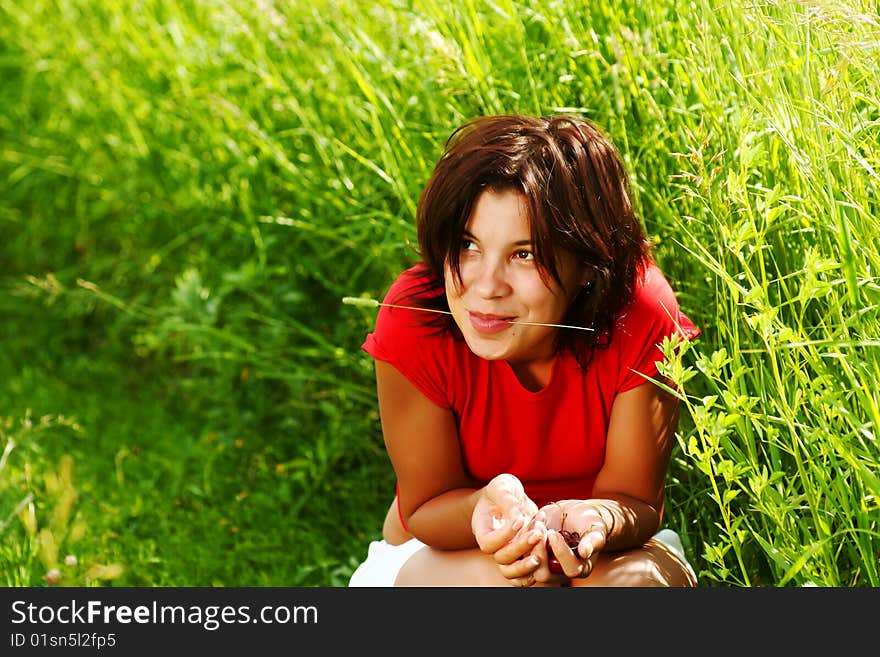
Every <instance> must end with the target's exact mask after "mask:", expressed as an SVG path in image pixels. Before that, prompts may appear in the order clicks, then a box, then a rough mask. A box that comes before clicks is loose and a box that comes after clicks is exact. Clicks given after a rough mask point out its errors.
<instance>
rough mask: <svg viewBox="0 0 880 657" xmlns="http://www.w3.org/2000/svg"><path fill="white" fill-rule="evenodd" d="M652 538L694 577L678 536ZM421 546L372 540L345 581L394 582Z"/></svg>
mask: <svg viewBox="0 0 880 657" xmlns="http://www.w3.org/2000/svg"><path fill="white" fill-rule="evenodd" d="M654 539H656V540H658V541H660V542H661V543H663V544H664V545H665V546H666V547H668V548H669V549H670V550H672V551H673V552H674V553H675V554H676V556H678V558H679V559H681V560H682V562H683V563H684V565H685V566H687V569H688V570H689V571H690V572H691V574H692V575H693V576H694V580H696V579H697V576H696V574H695V573H694V569H693V568H692V567H691V565H690V564H689V563H688V560H687V558H686V557H685V554H684V548H683V547H682V545H681V539H679V538H678V534H676V533H675V532H674V531H672V530H671V529H661V530H660V531H659V532H657V533H656V534H654ZM423 547H425V544H424V543H422V542H421V541H420V540H418V539H417V538H411V539H409V540H408V541H407V542H406V543H401V544H400V545H390V544H389V543H386V542H385V541H384V540H383V541H373V542H372V543H370V547H369V549H368V551H367V558H366V560H364V562H363V563H362V564H361V565H360V566H358V567H357V569H356V570H355V571H354V573H353V574H352V576H351V579H350V580H349V582H348V585H349V586H350V587H375V586H394V580H396V579H397V573H399V572H400V569H401V568H403V564H405V563H406V562H407V561H408V560H409V558H410V557H411V556H412V555H414V554H415V553H416V552H418V551H419V550H421V549H422V548H423Z"/></svg>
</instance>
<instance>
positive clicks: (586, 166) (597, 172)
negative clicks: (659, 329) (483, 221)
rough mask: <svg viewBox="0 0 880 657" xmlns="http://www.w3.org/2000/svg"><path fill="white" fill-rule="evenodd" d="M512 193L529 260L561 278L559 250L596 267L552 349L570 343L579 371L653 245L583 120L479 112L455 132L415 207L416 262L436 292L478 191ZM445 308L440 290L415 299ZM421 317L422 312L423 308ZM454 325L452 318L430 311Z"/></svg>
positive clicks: (614, 156) (625, 187) (609, 158)
mask: <svg viewBox="0 0 880 657" xmlns="http://www.w3.org/2000/svg"><path fill="white" fill-rule="evenodd" d="M486 189H492V190H495V191H504V190H510V189H512V190H516V191H518V192H521V193H522V194H523V195H524V196H525V199H526V204H527V208H528V213H529V224H530V229H531V240H532V244H533V248H534V253H535V259H536V261H537V263H538V266H539V268H540V270H541V272H542V275H548V276H550V277H552V278H553V279H554V280H556V281H557V282H558V283H560V284H561V280H560V276H559V268H558V265H559V254H560V249H564V250H567V251H569V252H571V253H572V254H574V255H575V257H576V258H578V260H579V261H580V262H582V263H585V264H587V265H588V266H589V267H591V268H592V269H593V276H592V282H591V283H589V284H588V285H587V286H586V287H585V288H583V289H582V290H581V292H580V293H579V294H578V295H577V296H576V297H575V299H574V301H573V302H572V304H571V306H570V307H569V309H568V312H567V313H566V316H565V318H564V319H563V320H562V322H561V323H562V324H569V325H572V326H585V327H591V328H593V329H594V330H593V331H579V330H573V329H560V331H559V333H558V335H557V348H561V347H570V348H571V349H572V350H573V351H574V353H575V355H576V356H577V358H578V362H579V363H580V364H581V365H582V366H583V367H586V366H587V364H588V363H589V361H590V358H591V356H592V353H593V349H595V348H596V347H601V346H603V345H606V344H607V343H608V342H609V341H610V338H611V332H612V329H613V325H614V318H615V316H616V314H617V313H618V312H619V311H620V310H621V309H622V308H623V307H624V306H625V305H626V304H627V303H629V302H630V301H631V300H632V298H633V294H634V289H635V286H636V283H637V279H638V276H639V273H640V271H641V270H642V268H643V265H644V264H645V262H646V261H647V259H648V257H649V250H650V246H649V244H648V240H647V238H646V236H645V232H644V230H643V229H642V226H641V224H640V223H639V220H638V218H637V217H636V216H635V213H634V211H633V206H632V203H631V201H630V195H629V182H628V177H627V175H626V171H625V169H624V167H623V162H622V160H621V158H620V155H619V154H618V152H617V150H616V149H615V148H614V146H613V144H612V143H611V142H610V140H609V139H608V138H607V137H605V135H603V134H602V132H601V131H600V130H599V129H598V128H597V127H596V126H595V125H594V124H592V123H591V122H590V121H588V120H586V119H583V118H581V117H578V116H573V115H568V114H560V115H553V116H545V117H540V118H536V117H529V116H511V115H501V116H486V117H480V118H476V119H472V120H471V121H468V122H467V123H465V124H464V125H462V126H461V127H459V128H458V129H457V130H455V131H454V132H453V133H452V135H451V136H450V137H449V139H448V140H447V142H446V147H445V149H444V152H443V154H442V156H441V157H440V160H439V162H438V163H437V165H436V167H435V168H434V172H433V173H432V175H431V177H430V179H429V180H428V182H427V184H426V185H425V187H424V189H423V190H422V194H421V197H420V199H419V204H418V209H417V227H418V240H419V249H420V254H421V259H422V263H423V265H424V267H425V268H426V269H427V271H428V274H429V278H430V283H429V285H428V286H429V288H432V289H433V290H435V291H436V290H438V289H439V290H442V289H443V276H444V265H445V263H446V262H447V261H448V262H449V264H450V268H451V270H452V272H453V275H455V276H458V277H459V280H460V271H459V257H460V253H461V244H462V235H463V233H464V230H465V226H466V225H467V222H468V219H469V218H470V215H471V211H472V209H473V207H474V205H475V204H476V200H477V198H478V197H479V195H480V193H481V192H483V191H484V190H486ZM428 304H432V305H433V307H435V309H443V310H448V309H449V308H448V304H447V303H446V296H445V294H429V295H427V298H423V299H422V305H428ZM426 315H427V313H426ZM434 317H437V318H438V319H439V320H440V321H444V322H447V326H448V327H449V328H453V327H454V322H453V321H452V319H451V318H449V317H447V316H443V315H439V316H437V315H434Z"/></svg>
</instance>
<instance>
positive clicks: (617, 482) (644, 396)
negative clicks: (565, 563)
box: [593, 381, 679, 550]
mask: <svg viewBox="0 0 880 657" xmlns="http://www.w3.org/2000/svg"><path fill="white" fill-rule="evenodd" d="M664 383H666V384H667V385H671V384H670V383H669V382H668V381H664ZM678 406H679V400H678V399H677V398H676V397H675V396H673V395H672V394H670V393H668V392H666V391H665V390H663V389H662V388H661V387H659V386H657V385H655V384H654V383H651V382H650V381H648V382H645V383H643V384H642V385H640V386H637V387H635V388H633V389H631V390H628V391H626V392H624V393H621V394H620V395H618V396H617V398H616V399H615V401H614V404H613V406H612V407H611V420H610V423H609V426H608V438H607V442H606V445H605V462H604V464H603V466H602V469H601V470H600V471H599V474H598V476H597V477H596V481H595V483H594V485H593V498H594V499H595V500H596V501H597V502H598V503H599V504H600V506H601V507H603V508H604V509H605V510H607V511H608V512H609V514H610V515H611V520H612V527H611V528H610V531H609V534H608V536H607V538H606V548H605V549H608V550H622V549H626V548H631V547H636V546H638V545H641V544H642V543H644V542H645V541H647V540H648V539H649V538H651V536H653V535H654V534H655V533H656V532H657V530H658V529H659V528H660V519H661V517H662V514H663V497H664V489H665V485H666V471H667V468H668V466H669V458H670V455H671V453H672V445H673V441H674V440H675V430H676V428H677V427H678ZM603 516H604V514H603Z"/></svg>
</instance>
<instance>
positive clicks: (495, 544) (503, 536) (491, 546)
mask: <svg viewBox="0 0 880 657" xmlns="http://www.w3.org/2000/svg"><path fill="white" fill-rule="evenodd" d="M524 524H525V518H524V517H520V518H517V519H516V520H514V521H512V522H511V521H508V520H502V521H501V522H500V523H499V525H498V526H496V525H495V524H493V525H492V528H486V527H483V528H482V529H480V530H478V531H476V532H474V537H475V538H476V539H477V545H479V546H480V550H481V551H483V552H485V553H487V554H494V553H495V552H497V551H498V550H499V549H500V548H501V547H502V546H504V545H506V544H507V543H509V542H510V540H511V539H512V538H513V537H514V536H516V534H517V532H518V531H519V530H520V529H521V528H522V527H523V525H524Z"/></svg>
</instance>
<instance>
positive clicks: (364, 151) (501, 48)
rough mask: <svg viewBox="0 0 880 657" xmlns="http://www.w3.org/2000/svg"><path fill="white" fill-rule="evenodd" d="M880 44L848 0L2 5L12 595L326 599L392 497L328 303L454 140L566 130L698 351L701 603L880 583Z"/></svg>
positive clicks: (694, 545)
mask: <svg viewBox="0 0 880 657" xmlns="http://www.w3.org/2000/svg"><path fill="white" fill-rule="evenodd" d="M878 35H880V19H878V13H877V7H876V3H871V2H867V1H864V0H852V1H847V2H831V1H830V0H808V1H801V2H795V1H793V0H771V1H769V2H764V3H757V4H756V3H745V2H734V1H733V0H721V2H716V3H707V2H705V1H704V0H693V1H692V2H689V3H686V4H685V5H682V3H680V2H673V1H672V0H650V1H648V2H636V1H634V0H626V1H624V2H618V3H583V2H576V1H575V0H523V1H517V2H514V1H513V0H498V1H495V2H488V1H483V0H465V1H463V2H450V1H447V0H376V1H374V2H368V3H349V4H345V3H343V4H342V5H340V4H339V3H331V2H327V1H326V0H317V1H313V2H308V3H304V2H275V1H272V0H253V1H248V0H229V1H228V2H224V3H214V2H196V1H194V0H188V1H182V2H170V1H167V0H143V1H140V2H135V3H119V2H98V1H97V0H51V1H49V0H46V1H41V0H35V1H34V2H30V3H26V4H24V5H22V4H21V3H18V2H14V1H13V0H0V235H2V238H3V239H2V240H0V313H2V317H3V321H2V322H0V340H2V344H3V349H2V351H0V375H2V378H3V381H4V385H3V386H0V418H3V422H4V424H3V425H2V426H3V427H4V428H3V434H2V442H3V445H5V446H9V445H13V446H12V447H11V448H9V450H7V452H4V454H5V457H4V466H5V467H3V468H0V522H3V525H2V529H0V542H2V547H0V575H2V577H0V580H2V581H5V582H6V583H8V584H10V585H14V586H25V585H31V586H35V585H48V584H47V582H46V574H47V573H48V572H50V571H51V570H52V569H57V570H58V571H59V572H60V573H61V574H62V579H61V580H60V584H61V585H64V584H71V583H89V584H93V585H102V586H111V585H118V584H121V585H144V586H159V585H163V586H182V585H196V586H248V585H257V586H262V585H273V586H344V585H345V584H346V582H347V579H348V577H349V576H350V574H351V572H352V570H353V568H354V567H355V566H356V565H357V563H358V562H359V561H360V560H361V559H362V558H363V557H364V556H365V555H366V546H367V543H368V542H369V541H370V540H374V539H377V538H379V533H380V528H381V522H382V518H383V517H384V512H385V509H386V508H387V505H388V503H389V502H390V501H391V498H392V495H393V489H394V479H393V473H392V471H391V468H390V465H389V464H388V460H387V457H386V455H385V453H384V448H383V445H382V438H381V429H380V424H379V418H378V414H377V411H376V399H375V389H374V383H373V378H372V376H373V374H372V364H371V362H370V360H369V358H368V357H367V356H366V354H364V353H363V352H362V351H361V350H360V345H361V343H362V341H363V339H364V337H365V335H366V333H367V332H369V331H370V330H371V328H372V325H373V321H374V319H375V310H374V309H369V308H352V307H350V306H344V305H343V304H341V303H340V300H341V299H342V297H344V296H365V297H370V298H378V299H381V297H382V296H383V295H384V292H385V291H386V290H387V288H388V286H389V285H390V283H391V282H392V280H393V279H394V277H395V276H396V274H397V273H398V272H399V271H400V270H401V269H402V268H403V267H405V266H406V265H407V264H409V263H411V262H412V261H413V259H414V257H415V251H414V247H413V244H414V242H415V227H414V210H415V206H416V202H417V199H418V194H419V192H420V190H421V187H422V185H423V184H424V182H425V181H426V179H427V177H428V175H429V174H430V171H431V168H432V167H433V164H434V162H435V161H436V159H437V157H438V156H439V153H440V152H441V149H442V145H443V140H444V139H445V138H446V136H447V135H448V134H449V132H450V131H451V130H452V129H453V128H454V127H455V126H457V125H458V124H459V123H460V122H462V121H463V120H465V119H467V118H470V117H472V116H475V115H479V114H489V113H503V112H524V113H531V114H545V113H551V112H559V111H571V112H577V113H580V114H582V115H585V116H587V117H588V118H590V119H592V120H594V121H596V122H597V123H598V124H599V125H600V126H601V127H602V128H603V129H605V130H606V131H607V132H608V133H609V135H610V136H611V138H612V139H613V141H614V142H615V143H616V144H617V145H618V147H619V148H620V150H621V152H622V154H623V156H624V159H625V162H626V165H627V168H628V170H629V172H630V175H631V182H632V187H633V190H634V195H635V201H636V203H637V206H638V209H639V212H640V215H641V216H642V217H643V218H644V221H645V224H646V226H647V228H648V231H649V233H650V235H651V237H652V240H653V242H654V243H655V245H656V249H655V256H656V259H657V261H658V262H659V264H660V266H661V268H662V269H663V270H664V271H665V272H666V274H667V276H668V277H669V278H670V280H671V281H672V283H673V286H674V287H675V289H676V290H677V292H678V296H679V300H680V302H681V305H682V306H683V308H684V310H685V312H686V313H688V315H690V316H691V317H692V318H693V319H694V320H695V322H696V323H697V324H698V325H699V326H700V327H701V328H702V330H703V334H702V336H701V337H700V338H699V339H698V340H697V341H695V342H693V343H688V344H683V345H677V349H676V348H674V347H675V346H674V345H671V344H668V345H666V346H665V348H666V349H667V352H668V353H669V355H670V361H669V363H668V365H666V366H665V368H664V373H666V374H668V375H669V376H670V377H671V378H672V379H673V380H674V381H675V382H676V383H677V384H678V387H679V394H680V397H681V399H682V407H683V412H682V421H681V425H680V429H679V435H678V446H677V449H676V452H675V454H674V458H673V462H672V465H671V470H670V480H669V486H668V499H667V507H666V517H665V522H666V524H667V525H668V526H670V527H673V528H674V529H676V530H678V531H679V532H680V534H681V536H682V538H683V541H684V543H685V547H686V549H687V551H688V554H689V555H690V557H691V560H692V562H693V564H694V566H695V569H696V570H697V574H698V576H699V579H700V582H701V583H702V584H703V585H706V586H743V587H745V586H805V585H816V586H878V585H880V573H878V570H880V568H878V561H880V559H878V555H880V534H878V532H880V528H878V519H880V508H878V505H880V502H878V500H880V474H878V467H877V463H878V461H880V448H878V440H877V433H878V427H880V396H878V395H880V393H878V390H880V357H878V346H880V320H878V302H880V281H878V277H877V272H878V270H880V251H878V249H877V244H878V243H880V219H878V217H880V208H878V200H877V199H878V198H880V194H878V187H880V175H878V172H880V161H878V153H880V148H878V135H880V92H878V90H880V73H878V72H880V47H878V45H880V37H878ZM43 417H46V418H52V419H50V420H47V422H46V426H43V427H42V428H40V429H39V431H36V430H35V429H34V426H42V425H40V421H35V420H29V421H30V422H31V423H32V426H31V427H29V428H27V429H25V428H23V427H24V423H26V418H43ZM62 417H63V418H67V419H65V420H64V421H62V420H61V419H60V418H62ZM34 422H36V425H34ZM74 426H75V427H76V429H75V430H74V429H73V427H74ZM35 431H36V432H35ZM50 482H51V483H50ZM22 504H23V505H24V506H22ZM58 509H61V511H58ZM31 510H32V511H31ZM62 511H63V513H62ZM56 516H57V517H56ZM53 518H55V520H54V521H53ZM62 520H63V522H62ZM53 522H54V524H53ZM77 527H86V528H87V530H85V531H80V530H79V529H77ZM43 529H45V530H46V531H48V532H50V534H41V531H42V530H43ZM68 553H69V554H72V555H73V556H76V557H77V564H78V565H77V566H69V565H66V564H65V557H66V556H67V554H68ZM94 566H100V567H101V568H104V570H103V571H102V570H100V568H99V569H93V570H91V575H92V576H91V577H89V576H87V575H86V573H88V572H89V569H90V568H93V567H94ZM65 568H67V570H65ZM108 575H112V577H108Z"/></svg>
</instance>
